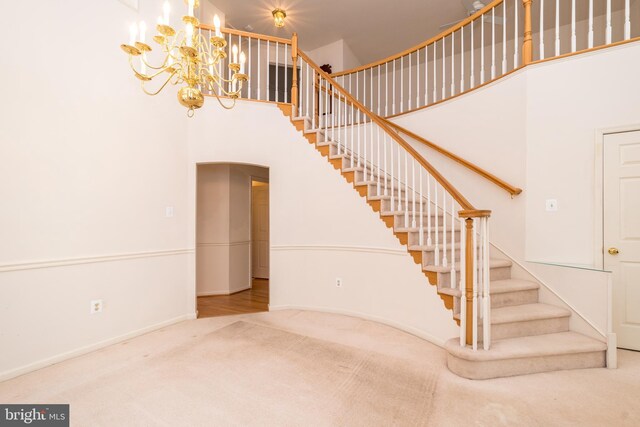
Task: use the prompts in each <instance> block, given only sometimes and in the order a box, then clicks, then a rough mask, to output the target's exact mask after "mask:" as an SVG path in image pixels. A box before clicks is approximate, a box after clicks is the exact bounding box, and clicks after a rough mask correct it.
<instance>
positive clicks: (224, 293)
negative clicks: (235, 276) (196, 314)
mask: <svg viewBox="0 0 640 427" xmlns="http://www.w3.org/2000/svg"><path fill="white" fill-rule="evenodd" d="M249 289H251V286H247V287H246V288H240V289H235V290H233V291H211V292H198V293H197V296H199V297H213V296H216V295H232V294H237V293H238V292H242V291H248V290H249Z"/></svg>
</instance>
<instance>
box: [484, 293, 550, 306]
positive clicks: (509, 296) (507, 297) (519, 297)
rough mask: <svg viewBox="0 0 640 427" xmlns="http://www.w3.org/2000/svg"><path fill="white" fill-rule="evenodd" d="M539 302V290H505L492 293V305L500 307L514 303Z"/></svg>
mask: <svg viewBox="0 0 640 427" xmlns="http://www.w3.org/2000/svg"><path fill="white" fill-rule="evenodd" d="M537 302H538V290H537V289H531V290H526V291H515V292H504V293H501V294H493V295H491V307H492V308H500V307H508V306H513V305H522V304H535V303H537Z"/></svg>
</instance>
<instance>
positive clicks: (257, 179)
mask: <svg viewBox="0 0 640 427" xmlns="http://www.w3.org/2000/svg"><path fill="white" fill-rule="evenodd" d="M250 177H251V182H253V181H257V182H262V183H265V184H269V252H271V183H270V182H269V178H270V177H269V178H262V177H260V176H254V175H250ZM250 197H251V203H250V205H251V210H250V212H249V221H250V224H251V245H249V247H250V248H251V256H250V257H249V271H250V272H251V287H252V288H253V279H254V277H253V185H251V196H250ZM269 276H271V253H269Z"/></svg>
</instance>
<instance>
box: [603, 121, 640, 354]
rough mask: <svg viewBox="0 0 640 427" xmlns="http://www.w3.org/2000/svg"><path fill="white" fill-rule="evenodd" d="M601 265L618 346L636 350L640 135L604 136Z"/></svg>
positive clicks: (639, 328) (639, 327)
mask: <svg viewBox="0 0 640 427" xmlns="http://www.w3.org/2000/svg"><path fill="white" fill-rule="evenodd" d="M603 146H604V160H603V161H604V267H605V269H607V270H610V271H612V272H613V328H614V332H616V333H617V335H618V346H619V347H622V348H628V349H633V350H640V131H636V132H623V133H616V134H611V135H605V138H604V144H603Z"/></svg>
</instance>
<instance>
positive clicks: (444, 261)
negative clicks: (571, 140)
mask: <svg viewBox="0 0 640 427" xmlns="http://www.w3.org/2000/svg"><path fill="white" fill-rule="evenodd" d="M448 264H449V259H448V258H447V191H446V190H445V189H444V188H442V265H443V266H444V267H446V266H447V265H448Z"/></svg>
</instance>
